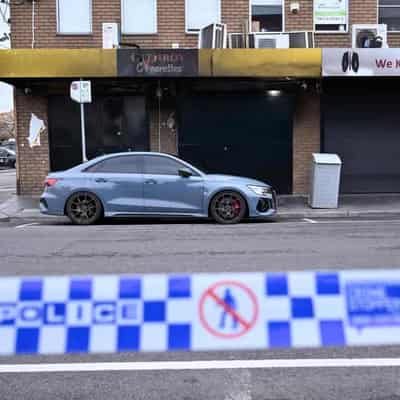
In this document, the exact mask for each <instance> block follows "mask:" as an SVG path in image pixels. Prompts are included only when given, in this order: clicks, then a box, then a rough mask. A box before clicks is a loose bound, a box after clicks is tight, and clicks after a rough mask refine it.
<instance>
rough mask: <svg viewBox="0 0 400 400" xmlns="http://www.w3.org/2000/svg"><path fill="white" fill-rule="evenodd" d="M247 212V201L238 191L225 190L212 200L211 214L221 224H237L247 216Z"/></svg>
mask: <svg viewBox="0 0 400 400" xmlns="http://www.w3.org/2000/svg"><path fill="white" fill-rule="evenodd" d="M246 212H247V204H246V201H245V199H244V198H243V196H242V195H240V194H239V193H237V192H234V191H223V192H220V193H217V194H216V195H215V196H214V198H213V199H212V200H211V204H210V215H211V217H212V218H213V219H214V221H216V222H218V223H219V224H237V223H239V222H240V221H241V220H242V219H243V218H244V217H245V215H246Z"/></svg>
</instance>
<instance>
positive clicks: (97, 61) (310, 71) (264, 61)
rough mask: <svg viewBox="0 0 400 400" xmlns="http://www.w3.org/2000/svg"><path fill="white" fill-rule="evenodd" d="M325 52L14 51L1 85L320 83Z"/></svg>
mask: <svg viewBox="0 0 400 400" xmlns="http://www.w3.org/2000/svg"><path fill="white" fill-rule="evenodd" d="M321 67H322V50H321V49H217V50H208V49H201V50H197V49H143V50H142V49H117V50H103V49H11V50H2V51H0V79H3V80H13V79H18V78H24V79H31V78H32V79H34V78H79V77H85V78H117V77H135V78H155V77H157V78H163V77H165V78H168V77H169V78H173V77H178V78H179V77H218V78H223V77H247V78H253V77H254V78H286V77H289V78H319V77H321Z"/></svg>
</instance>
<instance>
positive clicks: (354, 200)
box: [0, 194, 400, 221]
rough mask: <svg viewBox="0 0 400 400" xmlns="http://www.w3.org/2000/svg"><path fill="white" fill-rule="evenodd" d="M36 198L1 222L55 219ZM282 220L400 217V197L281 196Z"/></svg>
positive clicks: (19, 202) (7, 205) (11, 209)
mask: <svg viewBox="0 0 400 400" xmlns="http://www.w3.org/2000/svg"><path fill="white" fill-rule="evenodd" d="M38 202H39V199H38V198H37V197H27V196H15V195H13V196H12V197H11V198H9V199H8V200H7V201H5V202H3V203H2V204H0V221H9V220H12V219H46V218H52V217H50V216H45V215H42V214H40V212H39V206H38ZM278 204H279V207H278V210H279V214H278V217H279V218H285V219H292V218H293V219H298V218H309V219H313V218H346V217H349V218H357V217H375V218H379V217H382V218H388V217H394V218H395V217H397V218H400V194H372V195H371V194H363V195H343V196H341V197H340V201H339V208H338V209H312V208H310V207H309V205H308V198H307V196H290V195H288V196H279V197H278Z"/></svg>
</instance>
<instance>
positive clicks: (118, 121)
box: [0, 49, 321, 194]
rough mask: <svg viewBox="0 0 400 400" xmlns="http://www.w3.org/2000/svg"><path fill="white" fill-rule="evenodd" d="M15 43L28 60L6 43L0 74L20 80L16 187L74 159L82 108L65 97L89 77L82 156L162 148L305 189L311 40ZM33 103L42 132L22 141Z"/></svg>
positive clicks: (217, 169)
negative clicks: (279, 44)
mask: <svg viewBox="0 0 400 400" xmlns="http://www.w3.org/2000/svg"><path fill="white" fill-rule="evenodd" d="M24 52H25V54H21V57H22V56H28V58H29V57H30V59H29V61H30V62H28V63H27V64H26V65H29V66H30V70H29V71H28V70H27V69H26V67H25V68H24V67H23V65H22V64H21V58H20V59H19V61H18V60H17V58H18V50H17V51H10V52H8V53H9V58H10V60H11V66H13V67H14V70H13V71H12V73H11V69H9V70H7V68H4V64H3V63H0V76H1V77H2V78H3V79H5V80H7V81H8V82H10V83H12V84H14V85H15V86H16V87H17V95H16V112H17V119H18V124H17V128H18V148H19V155H18V157H19V167H18V171H17V175H18V181H19V192H20V193H29V194H30V193H32V192H40V190H41V182H42V180H43V177H44V175H45V174H47V172H48V171H49V170H50V171H55V170H63V169H66V168H69V167H72V166H74V165H76V164H78V163H80V162H81V160H82V158H81V129H80V109H79V105H78V104H77V103H74V102H73V101H72V100H71V99H70V98H69V85H70V83H71V82H72V81H73V80H76V79H77V78H84V79H88V80H90V81H91V82H92V91H93V101H92V103H91V104H87V105H85V119H86V121H85V127H86V152H87V155H88V157H89V158H93V157H95V156H97V155H100V154H105V153H112V152H120V151H148V150H152V151H161V152H167V153H172V154H177V155H178V156H180V157H182V158H183V159H186V160H187V161H189V162H192V163H194V164H195V165H197V166H198V167H199V168H203V169H204V170H206V171H207V172H210V173H225V174H235V175H242V176H249V177H253V178H257V179H261V180H264V181H267V182H270V183H271V184H272V185H274V187H275V188H276V189H277V190H278V192H279V193H292V192H298V193H299V192H300V193H301V192H304V191H306V190H307V179H308V171H307V167H308V166H309V159H310V157H311V152H312V151H319V145H320V143H319V126H315V129H316V132H312V133H311V134H310V137H312V138H313V139H312V140H311V141H310V140H309V138H305V141H303V137H305V135H306V131H305V129H307V128H308V129H309V127H310V123H309V122H307V121H310V120H318V121H319V108H318V107H314V108H312V111H311V113H310V112H309V110H308V108H307V107H303V103H304V99H305V98H306V101H308V99H309V98H310V99H313V101H314V103H316V101H315V99H316V98H317V93H316V89H315V88H316V85H315V82H316V80H317V79H318V77H319V76H320V68H321V51H320V50H318V49H315V50H299V49H291V50H254V49H251V50H248V49H245V50H214V51H212V50H200V51H199V50H137V49H119V50H109V51H104V50H88V49H82V50H71V51H70V52H71V53H69V52H68V50H35V51H34V52H33V51H32V53H28V51H24ZM79 52H80V55H81V57H79V59H78V54H79ZM56 53H57V54H56ZM83 53H85V55H86V60H87V61H88V63H84V62H83V60H84V58H85V57H84V56H83ZM38 54H41V55H42V57H39V56H38ZM0 56H1V54H0ZM71 56H72V57H71ZM60 58H61V59H62V58H64V61H65V64H62V61H60ZM55 59H56V60H57V61H53V60H55ZM46 63H49V64H46ZM54 63H55V64H54ZM90 64H92V68H91V67H90ZM94 65H95V67H93V66H94ZM41 66H42V67H43V68H44V69H43V72H40V71H41ZM2 68H4V70H2ZM7 71H8V74H9V75H8V76H7ZM299 110H300V111H299ZM32 114H34V115H36V116H37V117H38V118H41V119H42V120H43V121H44V124H45V126H46V132H43V133H42V137H41V141H40V145H39V146H32V147H31V146H30V145H29V143H28V140H27V137H28V135H29V132H28V131H29V120H30V117H31V115H32ZM316 133H317V134H316ZM303 163H304V164H306V165H303ZM33 171H35V172H36V174H35V175H34V176H33Z"/></svg>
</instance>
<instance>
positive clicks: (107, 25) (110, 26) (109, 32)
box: [103, 22, 121, 49]
mask: <svg viewBox="0 0 400 400" xmlns="http://www.w3.org/2000/svg"><path fill="white" fill-rule="evenodd" d="M120 39H121V32H120V29H119V24H117V23H115V22H104V23H103V49H115V48H117V47H119V43H120Z"/></svg>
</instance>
